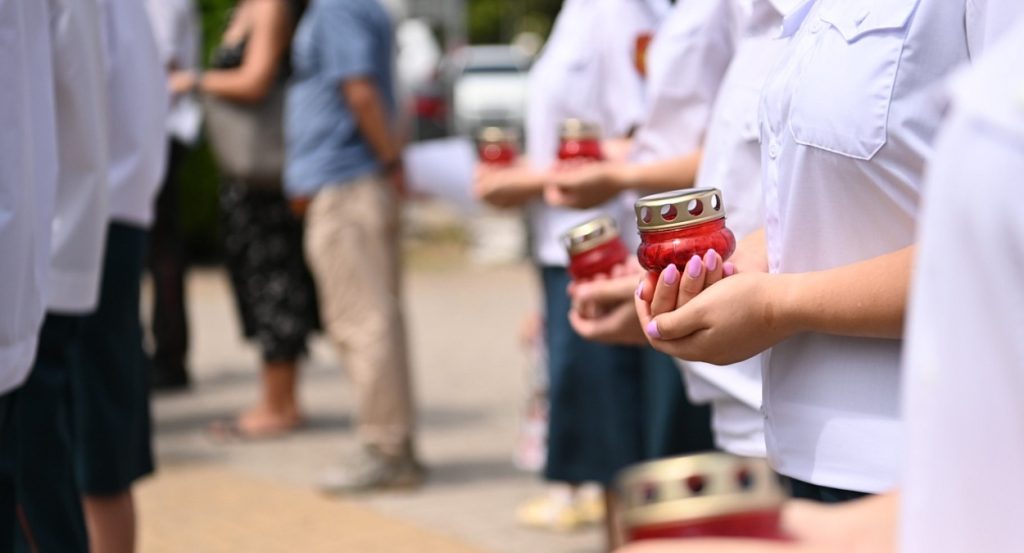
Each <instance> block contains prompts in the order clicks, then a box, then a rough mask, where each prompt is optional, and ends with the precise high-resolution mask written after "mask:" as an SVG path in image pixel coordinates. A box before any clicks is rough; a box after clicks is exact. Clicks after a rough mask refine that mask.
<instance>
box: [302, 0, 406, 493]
mask: <svg viewBox="0 0 1024 553" xmlns="http://www.w3.org/2000/svg"><path fill="white" fill-rule="evenodd" d="M393 56H394V30H393V26H392V21H391V19H390V17H389V16H388V13H387V11H385V9H384V8H383V7H382V6H381V5H380V4H379V3H378V2H377V0H314V1H313V2H312V3H311V4H310V6H309V8H308V9H307V11H306V14H305V15H304V16H303V18H302V21H301V22H300V23H299V27H298V29H297V31H296V34H295V39H294V43H293V45H292V64H293V71H294V73H293V82H292V84H291V87H290V90H289V92H288V99H287V104H286V140H287V164H286V169H285V189H286V192H287V194H288V196H289V197H290V198H291V199H292V206H293V208H294V210H295V212H296V213H298V214H300V215H302V216H304V217H305V228H306V234H305V252H306V257H307V260H308V261H309V265H310V269H311V270H312V272H313V277H314V279H315V280H316V283H317V289H318V291H319V295H320V300H321V315H322V319H323V324H324V327H325V329H326V331H327V333H328V334H329V335H330V337H331V340H332V341H333V342H334V343H335V344H336V346H337V347H338V351H339V353H340V354H341V355H342V357H343V360H344V365H345V366H346V368H347V369H348V371H349V372H350V374H351V375H352V380H353V382H354V383H355V386H356V395H357V410H358V413H357V421H358V432H359V437H360V442H361V444H362V447H361V448H360V449H359V451H358V452H357V453H356V455H354V457H353V458H352V459H350V460H349V462H347V463H344V464H343V465H341V466H339V467H338V468H337V470H333V471H331V472H330V473H328V474H327V475H325V479H324V482H323V485H324V488H325V489H327V490H328V491H334V492H344V491H352V490H366V489H375V488H391V487H407V486H415V485H418V484H419V483H420V482H421V480H422V477H423V468H422V467H421V466H420V464H419V463H418V461H417V460H416V456H415V452H414V447H413V439H412V438H413V427H414V420H413V419H414V407H413V398H412V390H411V386H410V378H409V362H408V353H407V348H406V338H405V323H404V318H403V315H402V311H401V298H400V296H401V294H400V282H401V276H400V269H401V262H400V259H399V207H400V198H401V195H402V192H403V189H404V178H403V173H402V164H401V146H400V143H399V140H398V137H397V133H396V132H395V130H394V121H395V93H394V84H393V82H392V64H393Z"/></svg>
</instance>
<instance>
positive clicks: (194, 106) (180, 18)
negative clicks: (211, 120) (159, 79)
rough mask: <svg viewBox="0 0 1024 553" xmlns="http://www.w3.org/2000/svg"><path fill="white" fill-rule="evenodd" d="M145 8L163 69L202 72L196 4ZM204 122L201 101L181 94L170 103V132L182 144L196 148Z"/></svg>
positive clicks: (157, 3)
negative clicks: (200, 70)
mask: <svg viewBox="0 0 1024 553" xmlns="http://www.w3.org/2000/svg"><path fill="white" fill-rule="evenodd" d="M146 8H147V11H148V12H149V22H150V25H151V26H152V27H153V34H154V35H155V37H156V46H157V50H158V51H159V53H160V61H161V63H163V67H164V68H165V69H167V68H173V69H175V70H182V71H197V70H199V69H201V66H200V61H199V51H200V42H201V41H200V30H199V29H200V27H199V14H198V13H197V12H196V6H195V2H194V0H147V2H146ZM201 120H202V112H201V110H200V107H199V101H198V100H197V99H196V98H195V97H194V96H193V95H192V94H181V95H179V96H177V97H176V98H174V99H173V100H172V102H171V109H170V111H169V112H168V114H167V132H168V133H170V135H171V136H172V137H174V138H176V139H177V140H179V141H180V142H182V143H185V144H194V143H195V141H196V139H197V138H199V124H200V122H201Z"/></svg>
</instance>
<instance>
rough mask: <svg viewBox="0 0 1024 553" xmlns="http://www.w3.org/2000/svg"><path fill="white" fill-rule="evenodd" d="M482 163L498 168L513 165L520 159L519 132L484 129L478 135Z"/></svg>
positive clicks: (498, 128) (496, 128)
mask: <svg viewBox="0 0 1024 553" xmlns="http://www.w3.org/2000/svg"><path fill="white" fill-rule="evenodd" d="M476 150H477V155H478V156H480V161H481V162H482V163H486V164H488V165H494V166H496V167H506V166H508V165H512V164H513V163H515V162H516V159H518V158H519V132H518V131H516V130H515V129H512V128H504V127H484V128H483V129H481V130H480V132H479V133H478V134H477V140H476Z"/></svg>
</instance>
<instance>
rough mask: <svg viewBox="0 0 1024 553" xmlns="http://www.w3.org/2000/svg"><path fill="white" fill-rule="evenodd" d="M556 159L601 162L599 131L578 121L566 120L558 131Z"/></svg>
mask: <svg viewBox="0 0 1024 553" xmlns="http://www.w3.org/2000/svg"><path fill="white" fill-rule="evenodd" d="M558 159H559V160H560V161H568V160H571V159H576V160H584V161H601V160H602V159H604V152H603V151H602V150H601V129H600V128H599V127H598V126H597V125H594V124H593V123H587V122H585V121H581V120H579V119H566V120H565V121H563V122H562V126H561V129H560V130H559V144H558Z"/></svg>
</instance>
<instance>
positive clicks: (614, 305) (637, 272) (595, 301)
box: [569, 257, 647, 345]
mask: <svg viewBox="0 0 1024 553" xmlns="http://www.w3.org/2000/svg"><path fill="white" fill-rule="evenodd" d="M643 273H644V270H643V268H642V267H640V264H639V263H638V262H637V260H636V257H631V258H630V259H629V260H628V261H627V262H626V263H623V264H622V265H617V266H616V267H615V268H614V269H613V270H612V274H611V275H609V276H608V277H607V278H602V279H594V280H589V281H580V282H573V283H572V284H570V285H569V297H570V298H572V305H573V307H572V309H571V310H570V311H569V323H570V324H572V327H573V329H575V330H576V332H577V333H579V335H580V336H582V337H584V338H586V339H588V340H592V341H595V342H603V343H607V344H618V345H640V344H646V343H647V339H646V338H645V337H644V331H643V329H642V328H641V327H640V321H639V319H637V316H636V308H635V307H634V305H633V297H634V295H635V293H636V292H637V291H638V290H639V288H637V281H638V280H640V278H642V275H643Z"/></svg>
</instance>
